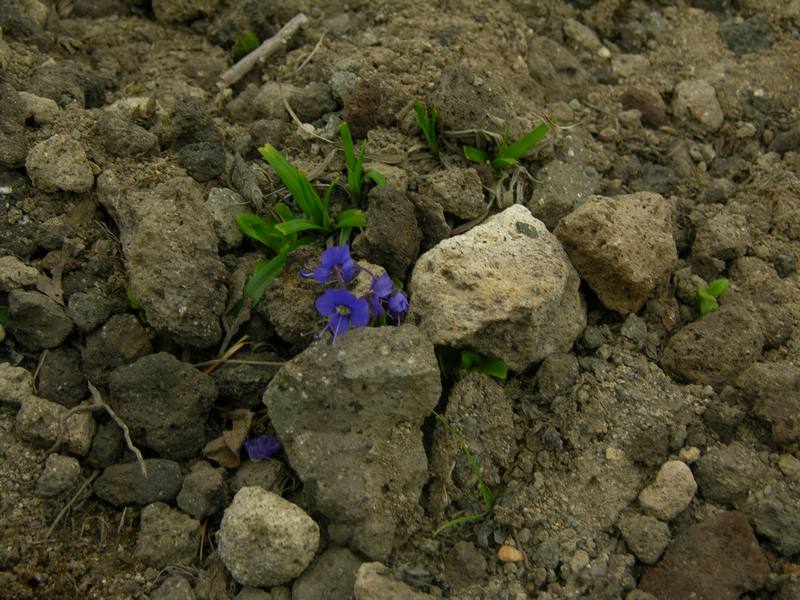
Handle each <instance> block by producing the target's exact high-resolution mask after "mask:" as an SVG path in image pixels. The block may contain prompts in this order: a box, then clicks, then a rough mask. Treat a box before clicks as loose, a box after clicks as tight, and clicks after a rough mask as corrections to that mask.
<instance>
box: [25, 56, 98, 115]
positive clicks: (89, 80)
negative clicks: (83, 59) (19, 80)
mask: <svg viewBox="0 0 800 600" xmlns="http://www.w3.org/2000/svg"><path fill="white" fill-rule="evenodd" d="M109 84H110V82H109V81H108V80H104V75H103V74H101V72H100V71H99V70H89V69H87V68H86V67H84V66H83V65H82V64H80V63H78V62H75V61H72V60H56V61H44V62H43V63H41V65H40V66H38V67H36V69H35V70H34V72H33V75H32V76H31V78H30V80H29V81H28V85H27V86H26V87H27V89H28V91H29V92H31V93H33V94H36V95H37V96H41V97H43V98H50V99H52V100H55V101H56V103H58V105H59V106H61V107H62V108H63V107H66V106H68V105H69V104H71V103H73V102H77V103H78V105H79V107H80V108H84V107H85V108H97V107H99V106H103V105H104V104H105V91H106V86H108V85H109Z"/></svg>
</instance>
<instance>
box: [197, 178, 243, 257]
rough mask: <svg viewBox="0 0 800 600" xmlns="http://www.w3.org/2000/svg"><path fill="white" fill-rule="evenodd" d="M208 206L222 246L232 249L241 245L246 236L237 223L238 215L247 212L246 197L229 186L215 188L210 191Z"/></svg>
mask: <svg viewBox="0 0 800 600" xmlns="http://www.w3.org/2000/svg"><path fill="white" fill-rule="evenodd" d="M206 207H207V208H208V212H209V213H210V214H211V218H212V219H214V231H216V233H217V237H219V241H220V247H221V248H222V249H223V250H230V249H232V248H238V247H239V246H241V245H242V240H243V239H244V236H243V235H242V230H241V229H239V226H238V225H237V224H236V217H237V216H238V215H239V214H241V213H243V212H247V203H246V202H245V200H244V198H242V197H241V196H240V195H239V194H237V193H236V192H234V191H233V190H229V189H228V188H213V189H212V190H211V191H209V192H208V200H206Z"/></svg>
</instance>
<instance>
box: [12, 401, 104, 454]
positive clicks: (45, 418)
mask: <svg viewBox="0 0 800 600" xmlns="http://www.w3.org/2000/svg"><path fill="white" fill-rule="evenodd" d="M66 413H67V409H66V408H64V407H63V406H61V405H60V404H56V403H55V402H50V401H49V400H45V399H43V398H38V397H37V396H33V395H31V396H28V397H27V398H23V400H22V403H21V404H20V409H19V412H18V413H17V420H16V425H15V428H16V431H17V434H18V435H19V436H20V437H21V438H22V439H23V440H25V441H26V442H29V443H31V444H34V445H35V446H39V447H42V448H50V447H51V446H52V445H53V444H55V442H56V440H58V433H59V430H60V428H61V421H62V419H63V418H64V416H66ZM96 428H97V426H96V424H95V422H94V418H92V415H91V414H89V413H78V414H74V415H72V416H71V417H69V418H68V419H67V420H66V424H65V428H64V432H63V435H62V437H61V442H62V444H64V448H65V449H66V450H67V451H68V452H69V453H70V454H75V455H76V456H86V455H87V454H88V452H89V449H90V448H91V447H92V437H93V436H94V432H95V430H96ZM56 450H58V448H56Z"/></svg>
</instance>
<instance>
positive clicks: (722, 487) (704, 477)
mask: <svg viewBox="0 0 800 600" xmlns="http://www.w3.org/2000/svg"><path fill="white" fill-rule="evenodd" d="M768 472H769V470H768V465H766V464H764V462H763V461H762V460H761V459H759V457H758V454H757V453H756V452H755V451H754V450H752V449H751V448H750V447H749V446H748V445H746V444H743V443H741V442H733V443H731V444H729V445H727V446H719V447H714V448H710V449H709V450H708V452H706V454H704V455H703V456H701V457H700V459H699V460H698V461H697V463H696V464H695V475H696V479H697V484H698V486H699V487H700V493H701V494H702V495H703V497H704V498H705V499H707V500H712V501H713V502H719V503H720V504H735V503H737V502H738V501H741V500H743V499H744V498H745V497H746V496H747V494H748V492H749V491H751V490H756V489H758V488H759V487H761V486H763V485H764V480H765V475H766V474H767V473H768Z"/></svg>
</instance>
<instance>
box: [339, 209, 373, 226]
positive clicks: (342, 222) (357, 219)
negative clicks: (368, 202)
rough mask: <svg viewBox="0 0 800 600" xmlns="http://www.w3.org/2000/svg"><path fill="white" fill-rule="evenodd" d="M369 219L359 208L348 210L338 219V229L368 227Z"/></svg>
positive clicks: (341, 213) (340, 214)
mask: <svg viewBox="0 0 800 600" xmlns="http://www.w3.org/2000/svg"><path fill="white" fill-rule="evenodd" d="M366 225H367V218H366V216H364V213H363V212H361V210H360V209H358V208H348V209H347V210H343V211H342V212H340V213H339V216H338V217H336V228H337V229H340V228H342V227H350V228H353V227H366Z"/></svg>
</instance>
